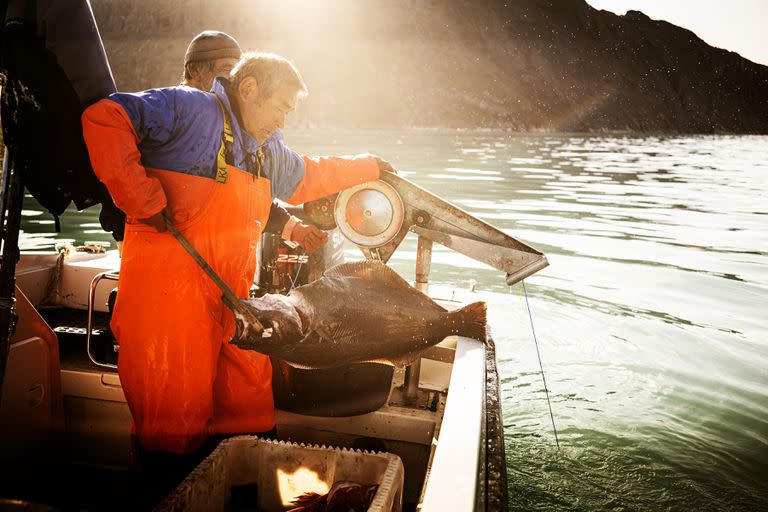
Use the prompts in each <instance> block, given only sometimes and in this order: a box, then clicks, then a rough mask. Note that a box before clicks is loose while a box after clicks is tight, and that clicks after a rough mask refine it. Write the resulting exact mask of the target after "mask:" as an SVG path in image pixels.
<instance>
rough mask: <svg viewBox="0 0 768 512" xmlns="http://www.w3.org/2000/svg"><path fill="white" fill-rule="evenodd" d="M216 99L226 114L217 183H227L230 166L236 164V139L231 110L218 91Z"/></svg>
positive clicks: (217, 168)
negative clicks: (230, 115) (233, 133)
mask: <svg viewBox="0 0 768 512" xmlns="http://www.w3.org/2000/svg"><path fill="white" fill-rule="evenodd" d="M213 94H214V96H216V100H217V101H218V102H219V107H221V113H222V115H223V116H224V130H222V132H221V146H219V153H218V154H217V155H216V183H226V182H227V176H228V172H229V171H228V170H227V168H228V166H229V165H235V150H234V145H235V139H234V137H233V136H232V122H231V121H230V119H229V112H227V108H226V107H225V106H224V102H223V101H221V98H219V96H218V95H217V94H216V93H213Z"/></svg>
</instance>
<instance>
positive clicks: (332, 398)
mask: <svg viewBox="0 0 768 512" xmlns="http://www.w3.org/2000/svg"><path fill="white" fill-rule="evenodd" d="M393 374H394V368H392V367H391V366H389V365H385V364H377V363H359V364H352V365H348V366H339V367H337V368H326V369H322V370H304V369H300V368H294V367H293V366H290V365H289V364H288V363H286V362H284V361H281V360H279V359H275V358H272V387H273V390H274V394H275V407H277V408H278V409H282V410H284V411H290V412H295V413H298V414H307V415H311V416H325V417H337V416H356V415H358V414H366V413H369V412H373V411H375V410H377V409H379V408H380V407H382V406H383V405H385V404H386V403H387V400H388V399H389V392H390V389H391V387H392V376H393Z"/></svg>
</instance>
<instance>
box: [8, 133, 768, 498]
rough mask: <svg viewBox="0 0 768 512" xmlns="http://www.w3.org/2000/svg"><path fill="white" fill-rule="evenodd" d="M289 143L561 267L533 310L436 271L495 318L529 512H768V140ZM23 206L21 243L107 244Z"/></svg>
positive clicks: (542, 280)
mask: <svg viewBox="0 0 768 512" xmlns="http://www.w3.org/2000/svg"><path fill="white" fill-rule="evenodd" d="M286 138H287V141H288V142H289V144H291V145H292V146H293V147H294V148H295V149H296V150H298V151H300V152H302V153H306V154H320V155H327V154H356V153H362V152H371V153H375V154H378V155H380V156H382V157H384V158H386V159H387V160H389V161H390V162H392V163H393V164H394V165H395V167H397V169H398V170H399V172H400V173H401V174H402V175H403V176H405V177H407V178H408V179H410V180H413V181H414V182H416V183H418V184H419V185H421V186H422V187H424V188H426V189H428V190H430V191H432V192H433V193H435V194H437V195H439V196H442V197H444V198H445V199H447V200H449V201H451V202H453V203H454V204H456V205H458V206H460V207H461V208H463V209H464V210H466V211H468V212H470V213H471V214H473V215H475V216H477V217H479V218H481V219H483V220H485V221H486V222H489V223H491V224H493V225H494V226H497V227H498V228H500V229H502V230H503V231H505V232H507V233H509V234H510V235H512V236H514V237H516V238H518V239H520V240H521V241H523V242H525V243H527V244H529V245H531V246H533V247H534V248H536V249H538V250H540V251H542V252H544V253H545V254H546V256H547V258H548V260H549V262H550V266H549V267H547V268H545V269H543V270H541V271H539V272H538V273H537V274H535V275H533V276H531V277H530V278H528V279H527V280H526V291H527V299H526V295H525V294H524V293H523V290H522V286H521V285H520V284H517V285H515V286H513V287H511V288H510V287H507V286H506V285H505V284H504V276H503V275H502V274H501V273H500V272H498V271H496V270H493V269H491V268H489V267H487V266H485V265H483V264H480V263H477V262H475V261H473V260H471V259H468V258H466V257H464V256H461V255H459V254H457V253H454V252H452V251H450V250H448V249H445V248H443V247H441V246H439V245H435V246H434V252H433V260H432V272H431V274H430V282H431V283H432V285H434V287H435V289H443V288H444V287H452V288H458V289H461V290H466V291H465V293H464V295H465V296H466V295H467V294H469V295H470V296H476V297H477V298H478V299H481V300H486V301H487V302H488V304H489V318H490V324H491V329H492V334H493V336H494V339H495V340H496V344H497V355H498V359H499V371H500V377H501V386H502V389H501V392H502V400H503V416H504V427H505V437H506V453H507V468H508V478H509V499H510V508H511V509H512V510H606V509H610V510H699V511H701V510H758V509H768V320H767V318H768V137H765V136H595V135H578V134H574V135H570V134H512V133H504V132H494V131H488V132H485V131H484V132H478V131H452V130H450V131H449V130H408V131H376V132H373V131H341V130H332V131H328V130H311V131H310V130H302V131H289V132H288V133H287V134H286ZM26 201H27V203H26V205H25V210H24V212H23V230H24V233H23V234H22V235H21V245H22V247H23V248H51V247H52V244H53V240H54V239H70V240H72V241H75V242H76V243H82V242H83V241H85V240H109V235H106V234H104V233H103V232H101V230H100V228H99V224H98V211H97V209H91V210H86V211H84V212H76V211H74V210H72V209H71V210H70V211H68V212H67V213H66V214H65V215H64V216H62V218H61V223H62V229H63V232H62V233H60V234H58V235H56V234H53V233H51V232H52V230H53V220H52V218H51V216H50V215H49V214H47V213H44V212H42V211H41V209H40V207H39V206H38V205H37V204H36V203H35V202H34V200H32V199H31V198H27V200H26ZM415 251H416V240H415V238H413V237H409V238H407V239H406V240H405V241H404V242H403V244H402V245H401V247H400V249H399V250H398V251H397V252H396V253H395V255H394V256H393V258H392V260H391V262H390V263H391V265H392V266H393V267H394V268H395V269H396V270H397V271H398V272H400V273H401V274H402V275H403V276H404V277H406V278H408V279H413V271H414V264H415V256H416V252H415ZM346 254H347V258H348V259H356V258H359V257H360V253H359V251H357V249H356V248H354V247H353V246H351V245H350V246H349V247H348V249H347V251H346ZM471 288H474V290H475V291H474V292H470V291H469V290H470V289H471ZM526 301H527V302H528V304H526ZM527 306H530V310H531V313H532V315H531V317H532V318H529V316H528V308H527ZM531 319H532V321H533V324H534V326H535V332H536V337H537V341H538V345H539V349H540V352H541V357H542V364H543V367H544V371H545V373H546V378H547V384H548V389H549V394H550V398H551V406H552V412H553V416H554V422H555V425H556V428H557V432H558V436H559V443H560V448H559V449H558V448H557V446H556V443H555V437H554V433H553V427H552V422H551V419H550V416H549V411H548V408H547V402H546V396H545V392H544V385H543V384H542V378H541V373H540V370H539V361H538V359H537V357H536V346H535V344H534V343H535V341H534V337H533V331H532V329H531Z"/></svg>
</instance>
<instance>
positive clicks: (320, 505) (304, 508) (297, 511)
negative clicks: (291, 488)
mask: <svg viewBox="0 0 768 512" xmlns="http://www.w3.org/2000/svg"><path fill="white" fill-rule="evenodd" d="M327 499H328V495H327V494H317V493H316V492H305V493H304V494H302V495H301V496H299V497H298V498H296V499H294V500H293V501H292V502H291V503H292V504H293V505H297V506H296V507H295V508H292V509H290V510H289V511H288V512H313V511H319V510H325V505H326V500H327Z"/></svg>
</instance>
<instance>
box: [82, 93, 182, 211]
mask: <svg viewBox="0 0 768 512" xmlns="http://www.w3.org/2000/svg"><path fill="white" fill-rule="evenodd" d="M82 122H83V137H84V138H85V144H86V146H87V147H88V154H89V155H90V158H91V165H92V166H93V170H94V172H95V173H96V176H97V177H98V178H99V179H100V180H101V181H102V182H103V183H104V184H105V185H106V186H107V190H109V194H110V195H111V196H112V200H113V201H114V202H115V204H116V205H117V207H118V208H120V209H121V210H123V211H124V212H125V213H126V214H127V215H128V216H129V217H133V218H135V219H145V218H148V217H151V216H153V215H154V214H156V213H158V212H160V211H161V210H162V209H163V208H165V206H166V203H167V201H166V197H165V192H164V191H163V187H162V185H161V184H160V181H159V180H158V179H157V178H151V177H149V176H147V172H146V169H145V168H144V166H143V165H142V163H141V153H139V148H138V146H137V144H138V142H139V141H138V137H137V136H136V132H135V131H134V128H133V124H132V123H131V120H130V118H129V117H128V114H127V113H126V112H125V110H124V109H123V107H122V106H121V105H120V104H118V103H116V102H114V101H111V100H107V99H104V100H101V101H99V102H97V103H95V104H93V105H91V106H90V107H88V108H87V109H85V112H83V116H82Z"/></svg>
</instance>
